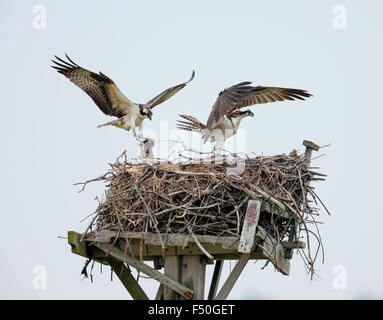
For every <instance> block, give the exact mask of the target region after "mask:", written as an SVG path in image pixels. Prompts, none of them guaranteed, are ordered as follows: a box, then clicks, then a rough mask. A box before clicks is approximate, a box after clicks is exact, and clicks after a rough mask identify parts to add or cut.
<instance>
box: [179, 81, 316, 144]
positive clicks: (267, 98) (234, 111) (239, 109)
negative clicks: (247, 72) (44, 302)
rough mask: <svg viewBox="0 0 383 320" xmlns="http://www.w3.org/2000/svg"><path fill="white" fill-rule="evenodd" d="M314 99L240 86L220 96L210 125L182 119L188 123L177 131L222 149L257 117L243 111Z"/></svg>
mask: <svg viewBox="0 0 383 320" xmlns="http://www.w3.org/2000/svg"><path fill="white" fill-rule="evenodd" d="M308 97H311V94H309V93H308V92H307V91H306V90H301V89H291V88H279V87H264V86H256V87H254V86H251V82H248V81H246V82H241V83H238V84H236V85H234V86H231V87H229V88H227V89H225V90H223V91H221V92H220V93H219V96H218V98H217V100H216V101H215V103H214V105H213V107H212V110H211V113H210V116H209V118H208V121H207V123H206V125H205V124H203V123H202V122H200V121H199V120H198V119H196V118H194V117H192V116H188V115H180V116H181V117H182V118H183V119H185V120H186V121H185V120H178V124H177V127H178V128H179V129H182V130H187V131H195V132H199V133H200V134H202V136H203V138H204V142H206V141H207V140H209V139H210V141H211V142H216V147H217V145H218V146H219V147H220V148H222V146H223V143H224V141H225V140H226V139H227V138H229V137H231V136H233V135H234V134H236V132H237V131H238V128H239V125H240V122H241V120H242V119H243V118H244V117H246V116H254V114H253V113H252V112H251V111H250V110H243V108H245V107H249V106H251V105H254V104H261V103H268V102H276V101H284V100H296V99H298V100H305V98H308Z"/></svg>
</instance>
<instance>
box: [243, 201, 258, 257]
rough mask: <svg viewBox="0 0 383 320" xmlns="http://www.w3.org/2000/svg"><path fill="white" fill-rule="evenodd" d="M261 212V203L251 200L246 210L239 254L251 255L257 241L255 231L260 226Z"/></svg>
mask: <svg viewBox="0 0 383 320" xmlns="http://www.w3.org/2000/svg"><path fill="white" fill-rule="evenodd" d="M260 212H261V202H260V201H259V200H249V202H248V204H247V209H246V215H245V219H244V221H243V227H242V232H241V239H240V240H239V246H238V252H242V253H250V251H251V249H252V248H253V244H254V239H255V230H256V228H257V225H258V220H259V214H260Z"/></svg>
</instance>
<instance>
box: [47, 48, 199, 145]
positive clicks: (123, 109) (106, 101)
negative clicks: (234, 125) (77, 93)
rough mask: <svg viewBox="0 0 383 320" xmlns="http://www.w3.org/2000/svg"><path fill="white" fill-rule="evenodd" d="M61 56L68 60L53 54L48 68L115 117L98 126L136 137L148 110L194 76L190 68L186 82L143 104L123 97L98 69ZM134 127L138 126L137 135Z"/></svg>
mask: <svg viewBox="0 0 383 320" xmlns="http://www.w3.org/2000/svg"><path fill="white" fill-rule="evenodd" d="M65 56H66V58H67V59H68V61H64V60H63V59H60V58H59V57H57V56H55V58H56V59H57V60H58V61H54V60H52V62H53V63H55V65H54V66H52V68H55V69H56V70H57V71H58V72H59V73H61V74H63V75H64V76H65V77H67V78H68V79H69V80H70V81H72V82H73V83H74V84H75V85H76V86H78V87H79V88H81V89H82V90H83V91H85V92H86V93H87V94H88V95H89V96H90V97H91V98H92V100H93V101H94V103H95V104H96V105H97V106H98V107H99V108H100V110H101V111H102V112H103V113H105V114H106V115H108V116H114V117H117V119H116V120H113V121H110V122H107V123H105V124H102V125H99V126H98V127H103V126H107V125H112V126H115V127H118V128H122V129H125V130H128V131H129V130H132V132H133V135H134V136H135V137H136V138H138V139H142V138H143V137H142V122H143V120H144V119H146V118H149V119H150V120H151V119H152V115H153V112H152V109H153V108H154V107H155V106H157V105H159V104H160V103H162V102H164V101H166V100H168V99H169V98H171V97H172V96H173V95H174V94H176V93H177V92H178V91H179V90H181V89H182V88H184V87H185V86H186V84H187V83H189V82H190V81H192V80H193V78H194V71H193V73H192V76H191V78H190V79H189V80H188V81H186V82H184V83H181V84H179V85H176V86H174V87H171V88H168V89H166V90H165V91H163V92H161V93H160V94H159V95H157V96H155V97H154V98H153V99H151V100H149V101H148V102H147V103H144V104H141V103H134V102H132V101H130V100H129V99H128V98H127V97H125V96H124V94H123V93H122V92H121V91H120V90H119V89H118V87H117V86H116V84H115V83H114V82H113V80H112V79H110V78H109V77H107V76H106V75H105V74H103V73H102V72H100V73H99V74H97V73H94V72H92V71H89V70H86V69H84V68H82V67H80V66H79V65H78V64H76V63H75V62H73V61H72V60H71V59H70V58H69V57H68V55H67V54H65ZM136 127H138V129H139V134H138V136H137V133H136Z"/></svg>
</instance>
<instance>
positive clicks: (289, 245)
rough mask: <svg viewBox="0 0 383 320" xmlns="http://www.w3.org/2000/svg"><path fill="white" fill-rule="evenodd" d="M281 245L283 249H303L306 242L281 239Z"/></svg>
mask: <svg viewBox="0 0 383 320" xmlns="http://www.w3.org/2000/svg"><path fill="white" fill-rule="evenodd" d="M281 245H282V247H283V248H285V249H304V248H306V244H305V243H304V242H303V241H281Z"/></svg>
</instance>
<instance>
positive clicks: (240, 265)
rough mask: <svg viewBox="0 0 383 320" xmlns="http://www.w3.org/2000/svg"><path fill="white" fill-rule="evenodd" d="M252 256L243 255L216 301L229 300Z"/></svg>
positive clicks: (248, 254)
mask: <svg viewBox="0 0 383 320" xmlns="http://www.w3.org/2000/svg"><path fill="white" fill-rule="evenodd" d="M250 255H251V254H250V253H242V255H241V257H240V258H239V260H238V262H237V263H236V265H235V267H234V269H233V270H232V271H231V273H230V275H229V277H228V278H227V279H226V281H225V283H224V285H223V286H222V288H221V290H220V291H219V293H218V294H217V296H216V297H215V298H214V300H225V299H226V298H227V296H228V295H229V293H230V291H231V289H232V288H233V287H234V284H235V283H236V282H237V280H238V278H239V276H240V274H241V272H242V270H243V269H244V268H245V266H246V264H247V262H248V261H249V259H250Z"/></svg>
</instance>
